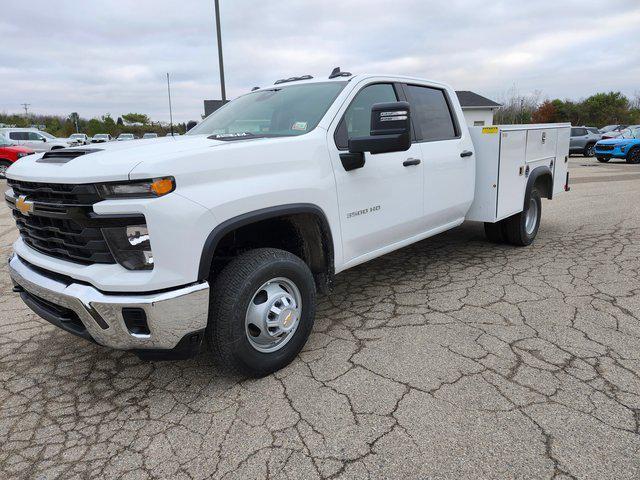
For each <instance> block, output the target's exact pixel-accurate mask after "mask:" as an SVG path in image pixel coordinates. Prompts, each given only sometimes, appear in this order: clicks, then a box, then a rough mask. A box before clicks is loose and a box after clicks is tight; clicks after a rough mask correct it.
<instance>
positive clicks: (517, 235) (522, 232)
mask: <svg viewBox="0 0 640 480" xmlns="http://www.w3.org/2000/svg"><path fill="white" fill-rule="evenodd" d="M530 202H535V211H533V212H532V215H534V214H535V224H533V228H531V229H527V216H528V213H529V210H530V209H532V208H533V206H532V205H531V203H530ZM541 218H542V199H541V198H540V192H539V191H538V190H537V189H536V188H535V187H534V188H533V190H531V195H530V197H529V201H528V202H527V208H525V209H524V210H523V211H522V212H520V213H517V214H515V215H513V216H511V217H509V218H507V219H506V220H505V234H506V237H507V241H508V242H509V243H510V244H512V245H516V246H519V247H524V246H527V245H531V243H532V242H533V240H534V239H535V238H536V235H537V234H538V228H540V219H541Z"/></svg>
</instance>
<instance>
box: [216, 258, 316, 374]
mask: <svg viewBox="0 0 640 480" xmlns="http://www.w3.org/2000/svg"><path fill="white" fill-rule="evenodd" d="M211 294H212V298H211V301H210V306H211V307H210V312H209V324H208V326H207V332H206V338H207V342H208V343H209V345H210V347H211V349H212V350H213V353H214V356H215V358H216V361H217V363H218V364H219V365H220V366H221V367H223V368H225V369H228V370H232V371H235V372H238V373H241V374H244V375H250V376H256V377H260V376H264V375H267V374H269V373H272V372H275V371H276V370H280V369H281V368H283V367H285V366H286V365H288V364H289V363H290V362H291V361H292V360H293V359H294V358H295V357H296V355H297V354H298V353H299V352H300V350H301V349H302V347H303V346H304V344H305V343H306V341H307V338H308V337H309V334H310V333H311V328H312V327H313V321H314V316H315V302H316V292H315V283H314V280H313V275H312V273H311V271H310V270H309V267H308V266H307V265H306V264H305V263H304V262H303V261H302V260H301V259H300V258H298V257H296V256H295V255H293V254H291V253H289V252H286V251H284V250H278V249H275V248H260V249H256V250H250V251H248V252H246V253H244V254H242V255H240V256H238V257H237V258H235V259H234V260H232V261H231V262H230V263H229V264H228V265H227V266H226V267H225V268H224V269H223V270H222V272H221V273H220V275H219V276H218V278H217V279H216V281H215V284H214V286H213V288H212V289H211Z"/></svg>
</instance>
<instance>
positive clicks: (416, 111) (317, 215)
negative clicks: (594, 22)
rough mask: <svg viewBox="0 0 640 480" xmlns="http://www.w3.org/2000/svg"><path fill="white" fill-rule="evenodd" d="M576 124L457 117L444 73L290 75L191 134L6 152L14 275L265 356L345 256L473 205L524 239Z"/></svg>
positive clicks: (137, 341)
mask: <svg viewBox="0 0 640 480" xmlns="http://www.w3.org/2000/svg"><path fill="white" fill-rule="evenodd" d="M569 130H570V126H569V125H564V124H562V125H513V126H492V127H477V128H476V127H473V128H471V129H470V128H467V126H466V124H465V121H464V116H463V113H462V109H461V108H460V104H459V103H458V100H457V97H456V94H455V92H454V91H453V90H452V89H451V88H450V87H449V86H447V85H444V84H442V83H437V82H432V81H428V80H422V79H418V78H409V77H402V76H389V75H351V74H349V73H347V72H340V71H339V70H338V69H336V70H335V71H334V72H333V73H332V74H331V76H330V77H329V78H326V77H325V78H320V79H312V78H310V77H309V76H304V77H295V78H290V79H285V80H281V81H278V82H276V84H274V85H273V86H268V87H265V88H260V89H257V90H254V91H252V92H251V93H248V94H246V95H243V96H241V97H239V98H237V99H236V100H234V101H232V102H230V103H229V104H227V105H225V106H224V107H222V108H221V109H219V110H218V111H216V112H215V113H213V114H212V115H210V116H209V117H208V118H206V119H205V120H204V121H203V122H202V123H201V124H200V125H198V126H197V127H195V128H194V129H192V130H191V131H190V132H189V133H188V134H187V135H186V136H182V137H177V138H172V137H165V138H158V139H152V140H139V141H137V142H120V143H108V144H96V145H91V146H89V147H76V148H69V149H64V150H57V151H53V152H47V153H44V154H38V155H31V156H29V157H24V158H22V159H21V160H20V161H18V162H17V163H16V164H15V165H13V166H12V167H11V168H9V169H8V171H7V177H8V186H9V189H8V191H7V192H6V195H5V198H6V201H7V202H8V204H9V206H10V207H11V209H12V210H13V215H14V217H15V221H16V223H17V226H18V229H19V230H20V237H19V239H18V240H17V241H16V242H15V244H14V253H13V255H12V257H11V259H10V261H9V271H10V275H11V277H12V279H13V283H14V286H15V287H14V290H15V291H16V292H19V293H20V295H21V297H22V299H23V300H24V302H25V303H26V304H27V305H28V306H29V307H30V308H31V309H32V310H34V311H35V312H36V313H37V314H38V315H40V316H41V317H43V318H44V319H45V320H48V321H49V322H51V323H53V324H54V325H57V326H58V327H60V328H62V329H64V330H66V331H68V332H71V333H73V334H76V335H79V336H81V337H84V338H86V339H88V340H90V341H93V342H96V343H98V344H100V345H103V346H107V347H112V348H117V349H125V350H132V351H134V352H136V353H137V354H138V355H139V356H140V357H142V358H147V359H154V358H185V357H188V356H191V355H193V354H195V353H197V352H198V351H199V350H200V348H201V344H202V343H203V341H206V342H207V343H208V344H209V345H210V346H211V348H212V350H213V352H214V355H215V356H216V358H217V360H218V361H219V362H220V364H221V365H222V366H223V367H225V368H231V369H235V370H236V371H240V372H243V373H245V374H249V375H256V376H259V375H265V374H267V373H269V372H273V371H275V370H277V369H280V368H282V367H284V366H285V365H287V364H288V363H289V362H290V361H291V360H292V359H293V358H294V357H295V356H296V354H297V353H298V352H299V351H300V349H301V348H302V347H303V345H304V344H305V342H306V340H307V338H308V336H309V333H310V332H311V329H312V326H313V321H314V314H315V303H316V291H317V290H320V291H323V290H324V289H325V288H326V287H327V285H328V284H329V283H330V281H331V279H332V278H333V276H334V275H335V274H337V273H339V272H342V271H344V270H346V269H348V268H351V267H354V266H356V265H358V264H361V263H363V262H366V261H367V260H370V259H372V258H375V257H378V256H380V255H383V254H385V253H388V252H391V251H392V250H396V249H398V248H401V247H403V246H405V245H409V244H411V243H413V242H417V241H419V240H422V239H424V238H427V237H430V236H432V235H435V234H437V233H440V232H443V231H445V230H448V229H451V228H453V227H456V226H457V225H460V224H461V223H462V222H464V221H465V220H473V221H480V222H485V229H486V233H487V235H488V237H489V238H490V239H491V240H492V241H494V242H507V243H510V244H513V245H528V244H530V243H531V242H532V241H533V239H534V238H535V236H536V233H537V231H538V227H539V225H540V218H541V212H542V210H541V206H542V205H541V198H542V197H545V198H552V197H555V196H556V195H557V194H558V193H560V192H562V191H564V190H568V173H567V157H568V154H569ZM487 248H491V247H489V246H488V247H487Z"/></svg>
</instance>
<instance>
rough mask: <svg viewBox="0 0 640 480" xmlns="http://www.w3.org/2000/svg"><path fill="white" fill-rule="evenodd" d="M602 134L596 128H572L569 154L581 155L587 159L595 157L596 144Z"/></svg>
mask: <svg viewBox="0 0 640 480" xmlns="http://www.w3.org/2000/svg"><path fill="white" fill-rule="evenodd" d="M600 139H602V134H601V133H600V132H599V131H598V129H597V128H596V127H572V128H571V138H570V143H569V153H580V154H582V155H583V156H585V157H593V155H594V149H595V146H596V142H597V141H598V140H600Z"/></svg>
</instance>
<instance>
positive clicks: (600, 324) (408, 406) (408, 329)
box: [0, 208, 640, 479]
mask: <svg viewBox="0 0 640 480" xmlns="http://www.w3.org/2000/svg"><path fill="white" fill-rule="evenodd" d="M8 217H9V215H8V213H7V209H6V208H4V209H3V210H2V213H1V216H0V221H1V224H0V225H1V228H0V255H1V256H2V257H3V258H6V257H7V256H8V255H9V252H10V244H11V241H12V240H13V239H15V238H16V233H15V229H14V227H13V226H12V225H11V222H10V221H9V218H8ZM1 270H2V271H1V272H0V286H1V287H2V296H1V297H0V303H1V304H2V309H0V385H1V387H0V447H1V448H0V477H1V478H43V479H52V478H64V479H71V478H134V477H135V478H186V479H200V478H225V479H232V478H292V479H294V478H295V479H298V478H305V479H306V478H323V479H338V478H340V479H342V478H402V477H404V478H436V477H437V478H442V477H447V478H516V477H518V478H630V479H631V478H640V322H639V320H638V318H639V317H640V295H639V293H640V276H639V273H640V226H639V222H638V217H637V216H634V217H633V218H631V219H625V220H624V221H620V222H614V223H609V224H606V225H603V224H602V222H601V223H599V224H598V223H592V224H586V225H579V226H576V228H572V229H563V230H559V229H554V228H549V229H545V226H544V223H543V227H542V229H541V232H540V235H539V237H538V239H537V240H536V242H535V244H534V245H532V246H531V247H528V248H524V249H518V248H512V247H509V246H504V245H492V244H488V243H487V242H486V241H485V240H484V239H483V238H482V236H481V232H480V229H479V228H478V227H477V226H475V225H465V226H463V227H461V228H458V229H456V230H454V231H452V232H449V233H445V234H443V235H440V236H437V237H435V238H432V239H429V240H426V241H423V242H420V243H417V244H414V245H412V246H410V247H407V248H405V249H402V250H400V251H397V252H395V253H392V254H390V255H387V256H384V257H382V258H379V259H377V260H374V261H372V262H369V263H367V264H365V265H362V266H359V267H356V268H354V269H351V270H349V271H347V272H345V273H344V274H341V275H339V276H338V277H337V278H336V282H335V287H334V291H333V292H332V293H330V294H329V295H326V296H324V297H322V298H320V301H319V305H318V312H317V319H316V325H315V327H314V332H313V333H312V335H311V337H310V339H309V342H308V344H307V346H306V347H305V349H304V350H303V352H302V353H301V354H300V356H299V357H298V358H297V359H296V360H295V361H294V362H293V363H292V364H291V365H290V366H289V367H287V368H285V369H284V370H282V371H280V372H277V373H275V374H274V375H270V376H268V377H266V378H263V379H259V380H254V379H245V378H239V377H235V376H232V375H229V374H227V373H226V372H223V371H220V370H219V369H217V368H216V366H215V365H214V364H213V361H212V359H211V357H210V356H209V355H208V354H206V353H205V354H203V355H201V356H200V357H198V358H196V359H193V360H189V361H184V362H166V363H163V362H141V361H140V360H138V359H137V357H135V356H134V355H132V354H130V353H127V352H118V351H111V350H108V349H104V348H101V347H99V346H96V345H92V344H89V343H87V342H85V341H83V340H81V339H77V338H75V337H72V336H70V335H68V334H66V333H65V332H62V331H60V330H57V329H56V328H54V327H52V326H50V325H49V324H47V323H46V322H45V321H43V320H41V319H39V318H38V317H37V316H36V315H35V314H33V313H31V311H30V310H29V309H28V308H27V307H25V306H24V305H23V304H22V303H21V301H20V300H19V298H18V297H17V296H16V295H15V294H13V293H11V285H10V280H9V278H8V274H7V271H6V263H5V264H4V266H3V267H2V269H1Z"/></svg>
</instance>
